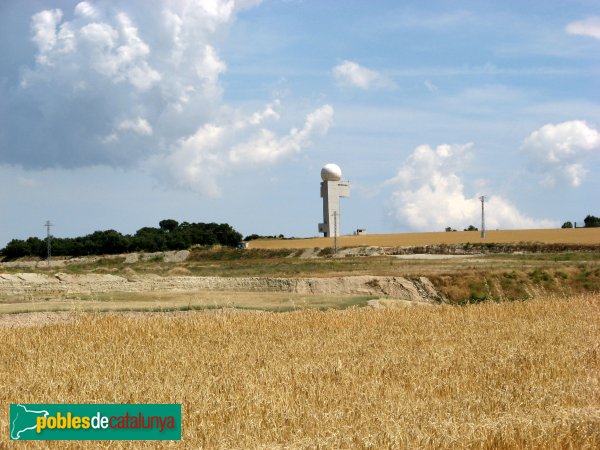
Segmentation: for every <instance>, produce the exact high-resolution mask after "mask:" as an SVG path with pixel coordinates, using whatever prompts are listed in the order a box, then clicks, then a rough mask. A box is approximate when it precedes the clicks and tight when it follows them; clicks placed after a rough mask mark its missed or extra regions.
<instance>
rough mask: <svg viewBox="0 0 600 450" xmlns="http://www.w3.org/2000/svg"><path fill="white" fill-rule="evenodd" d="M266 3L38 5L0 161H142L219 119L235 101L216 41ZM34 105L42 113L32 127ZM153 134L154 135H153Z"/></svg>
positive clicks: (183, 0) (196, 0)
mask: <svg viewBox="0 0 600 450" xmlns="http://www.w3.org/2000/svg"><path fill="white" fill-rule="evenodd" d="M258 3H260V2H259V1H257V0H248V1H234V0H178V1H170V0H162V1H161V2H160V4H159V5H153V6H152V7H151V8H154V9H158V12H159V14H155V13H152V11H149V12H148V13H146V12H144V13H142V12H139V11H137V10H136V8H133V7H129V8H128V7H124V8H118V9H117V8H113V7H111V5H110V4H106V3H101V2H95V1H92V0H87V1H81V2H79V3H77V4H76V6H74V9H73V10H72V11H67V10H65V11H63V10H61V9H47V10H44V11H40V12H38V13H36V14H34V15H33V16H31V26H30V33H31V40H32V42H33V43H34V48H35V52H34V57H35V63H34V64H32V65H31V66H30V67H25V68H23V70H22V72H21V73H22V76H21V79H20V80H19V84H18V85H17V84H16V85H14V86H12V85H8V84H6V83H4V84H0V87H2V88H4V89H3V92H2V93H1V94H2V96H3V97H4V91H6V92H10V96H6V98H7V99H8V100H7V101H8V102H9V103H8V104H7V105H6V108H7V109H10V110H14V111H23V113H22V114H21V115H19V114H18V113H17V114H12V115H10V116H9V117H8V121H7V123H5V124H3V125H4V127H3V128H5V130H4V129H3V130H2V131H3V133H0V147H2V148H6V149H9V150H7V151H5V152H1V153H0V164H2V163H8V164H19V165H22V166H23V167H28V168H34V167H36V168H44V167H49V166H52V167H70V168H72V167H84V166H94V165H99V164H100V165H102V164H106V165H111V166H124V167H132V166H135V165H143V164H144V163H145V159H146V158H149V157H152V156H155V155H160V154H164V153H165V152H167V151H169V149H170V148H172V147H173V145H174V144H175V143H176V142H179V141H180V140H181V139H183V138H185V136H189V135H191V134H193V132H194V130H198V129H200V128H202V126H203V125H204V124H210V123H213V122H215V121H217V122H218V121H219V120H220V119H219V117H221V116H222V114H223V111H227V110H228V109H229V108H228V107H227V106H226V105H224V104H223V100H222V91H223V87H222V85H221V77H222V75H223V73H224V72H225V71H226V70H227V64H226V62H225V61H224V60H223V59H222V57H221V56H220V55H219V52H218V50H217V48H218V45H217V44H219V43H221V42H222V39H223V37H224V34H225V33H226V32H227V30H228V27H229V25H230V24H231V23H232V22H233V21H234V20H235V16H236V14H237V13H238V11H240V10H242V9H245V8H249V7H252V6H254V5H256V4H258ZM149 8H150V7H149ZM25 114H27V115H28V116H27V117H25ZM31 114H34V115H36V117H39V122H38V124H37V126H36V127H35V129H34V130H32V132H31V133H27V134H26V135H23V133H22V132H20V131H19V130H21V129H22V126H21V124H22V123H23V122H26V121H28V120H30V117H31ZM265 114H266V116H265V118H264V120H267V119H269V115H270V114H271V113H269V112H268V111H267V112H266V113H265ZM115 118H117V119H115ZM124 119H127V120H124ZM115 120H116V122H115ZM253 120H258V121H261V120H263V119H262V118H259V117H255V118H254V119H253ZM75 122H77V127H73V123H75ZM150 124H152V125H150ZM48 130H52V132H49V131H48ZM150 134H152V135H153V136H154V137H155V139H152V140H151V141H149V140H148V139H145V137H146V136H148V135H150ZM107 144H110V145H107ZM22 148H28V149H31V150H29V151H27V152H23V151H22V150H19V149H22Z"/></svg>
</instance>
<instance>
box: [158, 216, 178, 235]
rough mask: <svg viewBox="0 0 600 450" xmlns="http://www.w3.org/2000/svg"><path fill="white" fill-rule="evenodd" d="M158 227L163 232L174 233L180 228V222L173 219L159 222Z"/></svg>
mask: <svg viewBox="0 0 600 450" xmlns="http://www.w3.org/2000/svg"><path fill="white" fill-rule="evenodd" d="M158 226H159V227H160V229H161V230H163V231H166V232H168V233H172V232H173V231H175V230H176V229H177V227H178V226H179V222H177V221H176V220H173V219H165V220H161V221H160V222H158Z"/></svg>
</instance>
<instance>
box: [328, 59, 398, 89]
mask: <svg viewBox="0 0 600 450" xmlns="http://www.w3.org/2000/svg"><path fill="white" fill-rule="evenodd" d="M332 72H333V76H334V77H335V79H336V80H337V81H338V83H340V84H341V85H344V86H352V87H357V88H360V89H379V88H394V87H395V84H394V82H393V81H392V80H391V79H389V78H388V77H386V76H384V75H382V74H380V73H379V72H376V71H374V70H371V69H367V68H366V67H362V66H360V65H359V64H357V63H355V62H353V61H342V62H341V63H340V64H338V65H337V66H335V67H334V68H333V71H332Z"/></svg>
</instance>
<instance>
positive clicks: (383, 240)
mask: <svg viewBox="0 0 600 450" xmlns="http://www.w3.org/2000/svg"><path fill="white" fill-rule="evenodd" d="M480 242H493V243H498V244H510V243H518V242H541V243H544V244H600V228H565V229H545V230H491V231H487V232H486V238H485V239H481V237H480V232H479V231H458V232H456V233H446V232H433V233H398V234H369V235H365V236H340V237H339V238H338V245H339V246H340V247H359V246H363V245H366V246H376V247H400V246H406V247H408V246H415V245H439V244H466V243H472V244H474V243H480ZM332 245H333V239H332V238H310V239H266V240H260V239H259V240H256V241H251V242H250V243H249V247H250V248H257V249H258V248H262V249H276V248H315V247H319V248H324V247H331V246H332Z"/></svg>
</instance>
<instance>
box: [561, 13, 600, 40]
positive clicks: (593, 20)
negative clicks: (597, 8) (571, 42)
mask: <svg viewBox="0 0 600 450" xmlns="http://www.w3.org/2000/svg"><path fill="white" fill-rule="evenodd" d="M565 30H566V31H567V33H569V34H576V35H579V36H590V37H593V38H596V39H600V17H598V16H592V17H588V18H586V19H584V20H579V21H576V22H570V23H569V24H567V26H566V28H565Z"/></svg>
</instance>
